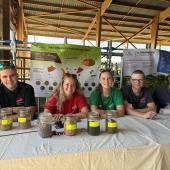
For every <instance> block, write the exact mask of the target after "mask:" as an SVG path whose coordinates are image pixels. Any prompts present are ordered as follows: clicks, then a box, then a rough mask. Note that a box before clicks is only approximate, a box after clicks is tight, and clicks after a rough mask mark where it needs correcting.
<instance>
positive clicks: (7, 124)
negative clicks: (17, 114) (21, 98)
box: [0, 108, 13, 131]
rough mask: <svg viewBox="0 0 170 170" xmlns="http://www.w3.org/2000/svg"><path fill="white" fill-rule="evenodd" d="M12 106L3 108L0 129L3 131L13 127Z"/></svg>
mask: <svg viewBox="0 0 170 170" xmlns="http://www.w3.org/2000/svg"><path fill="white" fill-rule="evenodd" d="M12 122H13V121H12V108H3V109H1V120H0V129H1V130H3V131H6V130H11V129H12Z"/></svg>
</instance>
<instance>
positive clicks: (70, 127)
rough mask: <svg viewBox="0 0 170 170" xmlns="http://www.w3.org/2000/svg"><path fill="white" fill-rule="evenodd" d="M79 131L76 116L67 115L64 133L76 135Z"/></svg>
mask: <svg viewBox="0 0 170 170" xmlns="http://www.w3.org/2000/svg"><path fill="white" fill-rule="evenodd" d="M76 133H77V121H76V118H75V117H74V116H66V117H65V120H64V134H65V135H67V136H74V135H76Z"/></svg>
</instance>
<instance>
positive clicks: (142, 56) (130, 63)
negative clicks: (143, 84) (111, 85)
mask: <svg viewBox="0 0 170 170" xmlns="http://www.w3.org/2000/svg"><path fill="white" fill-rule="evenodd" d="M158 60H159V50H153V49H126V50H124V51H123V76H130V75H131V74H132V72H133V71H134V70H137V69H139V70H142V71H143V72H144V73H145V74H146V75H148V74H155V73H157V65H158Z"/></svg>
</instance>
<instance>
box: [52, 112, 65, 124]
mask: <svg viewBox="0 0 170 170" xmlns="http://www.w3.org/2000/svg"><path fill="white" fill-rule="evenodd" d="M63 116H64V115H63V114H61V113H59V114H54V115H53V117H54V121H55V122H57V121H60V120H61V118H63Z"/></svg>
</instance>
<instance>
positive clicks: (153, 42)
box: [151, 16, 159, 49]
mask: <svg viewBox="0 0 170 170" xmlns="http://www.w3.org/2000/svg"><path fill="white" fill-rule="evenodd" d="M158 29H159V16H155V17H154V19H153V23H152V25H151V48H152V49H156V45H157V36H158Z"/></svg>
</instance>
